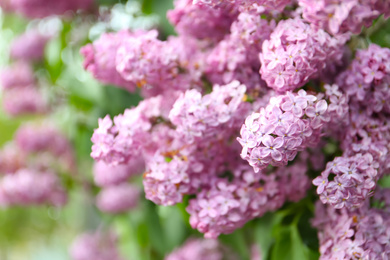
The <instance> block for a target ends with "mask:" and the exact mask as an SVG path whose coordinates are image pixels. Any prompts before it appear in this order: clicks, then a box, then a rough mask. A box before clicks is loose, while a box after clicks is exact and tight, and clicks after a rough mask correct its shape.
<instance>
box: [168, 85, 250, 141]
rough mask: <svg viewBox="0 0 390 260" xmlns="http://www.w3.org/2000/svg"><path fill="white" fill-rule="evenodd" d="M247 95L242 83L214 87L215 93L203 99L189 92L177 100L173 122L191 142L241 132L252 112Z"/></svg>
mask: <svg viewBox="0 0 390 260" xmlns="http://www.w3.org/2000/svg"><path fill="white" fill-rule="evenodd" d="M245 91H246V87H245V86H244V85H242V84H240V83H239V82H238V81H233V82H231V83H230V84H228V85H225V86H219V85H214V87H213V91H212V92H211V93H210V94H208V95H205V96H203V97H202V94H201V93H200V92H199V91H197V90H195V89H192V90H187V91H186V92H185V93H183V94H182V95H181V96H180V97H179V98H178V99H177V100H176V102H175V104H174V105H173V108H172V110H171V112H170V114H169V119H170V120H171V122H172V123H173V124H174V125H175V126H176V127H177V128H176V131H177V132H178V133H180V134H183V135H184V136H186V138H187V139H188V141H189V142H193V141H194V140H195V138H196V137H202V138H207V136H213V135H216V134H218V133H221V132H222V131H224V130H227V129H232V128H233V129H234V128H235V129H237V128H238V126H239V125H240V124H241V122H242V119H241V118H242V117H243V116H244V115H245V114H247V111H248V110H249V107H248V105H249V104H248V103H245V102H244V101H243V98H244V95H245Z"/></svg>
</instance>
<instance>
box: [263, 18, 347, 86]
mask: <svg viewBox="0 0 390 260" xmlns="http://www.w3.org/2000/svg"><path fill="white" fill-rule="evenodd" d="M342 43H344V42H343V41H341V40H338V39H336V38H333V37H331V36H330V35H329V34H327V33H326V32H324V31H323V30H318V31H315V30H314V29H312V28H311V27H310V25H309V24H306V23H304V21H303V20H301V19H299V18H296V19H288V20H282V21H280V22H279V24H278V25H277V26H276V28H275V30H274V31H273V33H272V34H271V38H270V40H266V41H264V43H263V51H262V53H261V54H260V61H261V69H260V74H261V77H262V79H264V80H265V81H266V82H267V84H268V86H269V87H271V88H273V89H275V90H276V91H278V92H285V91H288V90H294V89H296V88H299V87H301V86H303V85H304V84H306V83H307V82H308V81H309V80H310V79H312V78H315V77H317V76H318V75H319V72H320V71H321V70H322V69H324V68H325V67H326V63H329V62H337V61H339V60H341V58H342V55H343V52H342V48H341V46H342V45H341V44H342Z"/></svg>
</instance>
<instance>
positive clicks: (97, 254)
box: [69, 231, 123, 260]
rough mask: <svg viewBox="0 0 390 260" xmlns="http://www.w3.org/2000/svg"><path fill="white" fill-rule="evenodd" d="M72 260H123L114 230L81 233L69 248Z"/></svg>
mask: <svg viewBox="0 0 390 260" xmlns="http://www.w3.org/2000/svg"><path fill="white" fill-rule="evenodd" d="M69 253H70V256H71V258H72V260H91V259H94V260H123V258H122V257H121V256H120V253H119V250H118V248H117V237H116V235H115V234H114V233H112V232H106V231H95V232H93V233H84V234H81V235H79V236H78V237H77V238H76V239H75V240H74V241H73V243H72V246H71V248H70V249H69Z"/></svg>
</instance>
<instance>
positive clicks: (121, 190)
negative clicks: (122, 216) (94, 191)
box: [96, 183, 140, 214]
mask: <svg viewBox="0 0 390 260" xmlns="http://www.w3.org/2000/svg"><path fill="white" fill-rule="evenodd" d="M139 197H140V190H139V188H138V187H137V186H134V185H130V184H127V183H122V184H119V185H113V186H109V187H105V188H103V189H102V190H101V191H100V193H99V194H98V196H97V198H96V205H97V207H98V208H99V210H101V211H103V212H107V213H111V214H117V213H122V212H126V211H128V210H131V209H133V208H135V207H136V206H137V204H138V200H139Z"/></svg>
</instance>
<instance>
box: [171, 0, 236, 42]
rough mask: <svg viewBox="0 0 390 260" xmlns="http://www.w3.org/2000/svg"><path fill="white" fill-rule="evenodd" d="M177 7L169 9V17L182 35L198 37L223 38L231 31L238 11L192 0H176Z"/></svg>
mask: <svg viewBox="0 0 390 260" xmlns="http://www.w3.org/2000/svg"><path fill="white" fill-rule="evenodd" d="M174 5H175V8H174V9H173V10H170V11H168V13H167V17H168V19H169V21H170V22H171V23H172V24H173V25H174V26H175V29H176V31H177V32H178V33H179V34H180V35H189V36H192V37H195V38H198V39H211V40H221V39H222V38H223V37H224V36H225V35H226V34H228V33H229V28H230V25H231V24H232V22H233V21H234V18H235V16H236V15H237V12H235V11H233V10H229V9H227V10H225V9H223V10H222V9H214V8H211V7H209V6H205V5H193V4H192V0H175V1H174Z"/></svg>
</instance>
